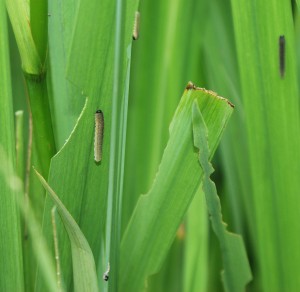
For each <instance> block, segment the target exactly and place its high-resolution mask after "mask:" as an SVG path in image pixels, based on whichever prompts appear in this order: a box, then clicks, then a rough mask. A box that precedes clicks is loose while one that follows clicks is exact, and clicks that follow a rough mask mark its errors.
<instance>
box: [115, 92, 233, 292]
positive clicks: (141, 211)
mask: <svg viewBox="0 0 300 292" xmlns="http://www.w3.org/2000/svg"><path fill="white" fill-rule="evenodd" d="M194 100H197V102H198V103H199V107H200V108H201V110H202V113H203V116H204V119H205V121H206V123H207V125H208V129H209V133H210V136H209V143H210V146H211V149H212V153H214V151H215V149H216V147H217V145H218V143H219V140H220V138H221V134H222V132H223V130H224V127H225V125H226V123H227V121H228V118H229V117H230V115H231V113H232V106H231V105H230V104H229V103H228V101H227V100H225V99H223V98H220V97H218V96H217V95H216V94H215V93H212V92H209V91H206V90H203V89H189V90H188V89H187V90H186V91H185V92H184V95H183V97H182V99H181V102H180V104H179V105H178V108H177V111H176V113H175V116H174V118H173V120H172V123H171V125H170V138H169V141H168V145H167V147H166V149H165V151H164V155H163V158H162V162H161V164H160V167H159V171H158V174H157V175H156V178H155V181H154V183H153V185H152V188H151V190H150V191H149V192H148V193H147V195H143V196H141V198H140V199H139V201H138V203H137V206H136V208H135V210H134V213H133V215H132V218H131V220H130V222H129V224H128V227H127V229H126V231H125V233H124V237H123V239H122V244H121V260H120V261H121V263H120V270H119V272H120V281H121V283H120V286H119V287H120V289H121V290H120V291H140V289H141V288H142V287H143V285H144V281H145V279H146V277H147V276H149V275H151V274H154V273H155V272H158V270H159V268H160V266H161V264H162V261H163V260H164V258H165V256H166V253H167V251H168V249H169V248H170V246H171V243H172V241H173V239H174V236H175V234H176V230H177V228H178V226H179V224H180V222H181V221H182V219H183V216H184V214H185V212H186V210H187V208H188V206H189V204H190V202H191V200H192V198H193V196H194V194H195V192H196V190H197V188H198V187H199V183H200V179H201V175H202V172H201V170H200V168H199V165H198V162H197V154H196V153H195V151H194V146H193V137H192V103H193V101H194ZM137 234H138V236H137Z"/></svg>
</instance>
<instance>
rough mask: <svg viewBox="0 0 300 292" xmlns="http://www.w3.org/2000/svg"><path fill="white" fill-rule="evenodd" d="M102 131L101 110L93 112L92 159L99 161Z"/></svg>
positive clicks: (102, 117) (102, 119)
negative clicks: (93, 139) (93, 138)
mask: <svg viewBox="0 0 300 292" xmlns="http://www.w3.org/2000/svg"><path fill="white" fill-rule="evenodd" d="M103 132H104V116H103V112H102V111H101V110H97V111H96V113H95V142H94V159H95V161H96V162H100V161H101V159H102V143H103Z"/></svg>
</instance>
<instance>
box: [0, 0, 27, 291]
mask: <svg viewBox="0 0 300 292" xmlns="http://www.w3.org/2000/svg"><path fill="white" fill-rule="evenodd" d="M0 44H1V45H0V64H1V67H0V86H1V92H0V104H1V109H2V110H1V115H0V137H1V142H0V144H1V147H2V149H3V152H4V153H5V155H6V157H4V158H5V159H3V157H2V159H1V168H2V169H4V172H5V171H6V169H7V171H8V169H9V167H10V165H9V164H8V162H10V163H12V164H13V165H14V167H15V161H16V148H15V136H14V133H15V129H14V113H13V105H12V92H11V79H10V66H9V53H8V32H7V17H6V10H5V4H4V1H0ZM11 184H13V182H11ZM0 189H1V194H0V198H1V204H0V255H1V261H0V275H1V280H0V291H20V292H22V291H23V289H24V282H23V281H24V278H23V263H22V245H21V232H20V218H19V212H18V208H17V205H16V201H15V195H16V194H17V191H16V190H15V189H12V188H11V187H10V184H7V182H6V178H5V175H4V174H3V173H1V175H0ZM12 275H13V279H12V278H11V276H12Z"/></svg>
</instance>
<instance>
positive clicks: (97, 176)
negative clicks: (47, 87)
mask: <svg viewBox="0 0 300 292" xmlns="http://www.w3.org/2000/svg"><path fill="white" fill-rule="evenodd" d="M68 4H69V5H70V7H71V8H72V7H73V8H74V6H72V5H73V4H72V3H70V2H69V3H68ZM66 5H67V4H66ZM74 5H76V6H77V8H78V10H77V12H76V13H75V15H76V21H75V22H74V33H73V34H72V38H68V37H70V36H69V34H68V33H66V32H65V30H66V29H67V28H66V27H64V26H60V27H62V29H63V31H64V33H66V34H67V39H66V41H65V43H64V45H65V46H66V47H67V46H70V50H69V51H68V50H67V49H66V48H62V47H61V48H60V55H59V58H60V59H58V61H59V60H62V64H64V65H65V66H66V67H67V68H68V69H67V78H68V79H69V80H70V81H71V82H72V83H73V84H75V86H77V96H78V97H80V95H82V96H87V100H86V104H85V107H84V109H83V111H82V113H81V115H80V118H79V119H78V121H77V123H76V125H75V128H74V130H73V131H72V133H71V136H70V137H69V138H68V140H67V142H66V143H65V144H64V146H63V147H62V149H61V150H60V151H59V152H58V154H57V155H55V157H54V158H53V159H52V162H51V166H50V174H49V179H48V181H49V185H51V186H52V188H53V189H54V190H55V191H56V192H57V193H59V194H60V199H61V201H62V202H63V204H64V205H65V206H66V208H67V209H68V211H69V212H70V213H71V214H72V216H73V218H74V219H75V220H76V222H78V225H79V226H80V228H81V230H82V231H83V233H84V235H85V236H86V238H87V240H88V242H89V244H90V246H91V249H92V251H93V254H94V256H95V259H96V262H97V263H100V262H101V263H104V266H98V267H97V269H98V273H100V274H103V273H104V271H105V270H106V268H107V261H110V262H111V260H110V259H109V253H110V252H109V249H108V248H109V246H108V245H107V246H106V247H105V248H104V247H103V243H104V242H105V237H104V236H103V235H104V234H105V223H106V216H107V213H108V218H111V217H112V216H114V217H115V216H116V217H117V216H118V214H117V212H114V211H113V208H112V204H114V206H116V205H119V203H118V201H117V200H115V198H112V196H113V197H115V196H116V195H117V193H120V192H121V191H122V184H123V182H122V179H123V174H122V173H123V160H124V149H125V148H124V147H123V146H124V139H125V129H126V117H127V115H126V114H127V95H128V85H126V84H128V82H129V75H128V74H129V72H130V70H129V69H130V67H129V65H130V52H131V41H132V27H133V20H134V18H133V16H134V11H135V9H136V5H137V2H136V1H135V0H134V1H130V2H128V3H126V5H124V6H123V7H122V13H124V19H126V24H124V23H123V22H122V23H120V24H119V26H120V27H121V29H122V31H121V32H119V35H120V36H121V43H120V48H119V49H118V50H120V51H118V54H120V57H119V59H118V62H120V63H122V66H120V68H115V67H114V66H115V63H114V62H115V56H114V55H115V52H116V48H117V46H116V44H115V41H114V37H115V25H116V23H115V22H116V19H115V17H114V16H115V12H116V10H115V9H116V7H115V4H114V3H113V2H111V1H103V2H101V4H99V2H98V1H95V0H93V1H88V2H86V1H81V2H79V3H78V4H74ZM51 7H53V10H52V11H51V12H50V13H51V15H53V16H54V17H59V16H60V13H61V10H60V6H59V5H58V3H56V5H53V6H51ZM64 8H65V9H63V15H62V16H60V17H59V20H56V21H57V22H61V21H63V20H64V19H68V21H69V22H68V26H69V25H70V18H69V16H67V15H66V14H67V13H69V11H68V9H67V6H64ZM51 17H52V16H51ZM51 17H50V21H51ZM57 22H55V23H56V25H58V23H57ZM53 25H54V24H53ZM50 27H51V25H50ZM58 27H59V26H58ZM58 27H57V26H56V27H54V26H53V27H52V29H53V30H54V31H55V30H56V31H57V30H58ZM87 32H88V33H87ZM52 33H54V32H52ZM124 35H125V37H124ZM61 36H63V34H62V35H61ZM52 38H53V39H52V41H54V40H55V39H56V38H55V37H53V35H52ZM51 47H52V48H53V47H54V44H53V45H51V38H50V48H51ZM54 52H55V50H54ZM65 52H67V56H66V57H64V56H63V53H65ZM50 58H51V62H56V60H55V55H51V51H50ZM59 64H60V63H58V64H57V66H59ZM116 71H120V72H119V73H118V74H115V72H116ZM81 72H84V74H82V73H81ZM52 74H55V72H54V71H53V72H52ZM59 74H60V76H61V77H62V76H63V72H60V73H59ZM118 76H119V78H117V77H118ZM55 80H56V81H57V78H55V77H53V78H52V81H51V82H52V84H53V99H54V100H55V102H54V104H55V108H57V107H59V104H60V103H59V102H58V100H59V99H60V94H59V88H63V91H62V92H63V96H64V98H68V96H69V95H70V94H71V92H73V90H75V89H74V88H73V89H71V90H69V89H68V84H66V83H64V81H62V82H61V83H57V82H56V81H55ZM116 82H118V84H117V83H116ZM116 87H117V88H118V91H117V93H118V94H117V95H116V94H115V93H114V91H115V90H116ZM68 90H69V91H68ZM113 95H115V96H117V103H116V104H117V108H115V105H114V104H115V102H114V103H113V102H112V98H113ZM69 102H70V103H71V101H67V102H66V103H64V104H63V107H68V105H69V104H70V103H69ZM97 109H101V110H102V112H103V113H104V124H105V126H104V141H103V159H102V161H101V163H100V164H96V163H95V161H94V153H93V151H94V149H93V146H94V114H95V111H96V110H97ZM60 112H61V110H59V111H58V114H59V113H60ZM71 112H72V111H71ZM74 112H76V109H75V111H73V113H74ZM112 113H114V117H112ZM54 115H55V114H54ZM60 121H63V119H61V120H60ZM57 122H59V119H57V120H56V129H57V127H59V124H58V123H57ZM112 123H114V124H113V129H114V135H115V137H117V139H118V140H117V141H115V143H114V144H112V143H111V131H112V128H111V125H112ZM69 126H70V124H69ZM69 126H68V127H69ZM64 135H65V137H66V136H68V134H66V133H63V132H60V133H58V134H56V137H57V139H58V140H59V141H62V138H63V137H64ZM116 145H117V147H115V146H116ZM110 151H112V154H111V155H110ZM112 158H113V159H114V160H112ZM109 167H110V169H111V170H113V175H112V177H113V179H109ZM109 181H110V186H113V192H112V194H111V196H110V198H111V199H112V202H113V203H110V204H109V207H107V192H108V183H109ZM110 202H111V201H110ZM51 208H52V203H51V201H50V200H49V199H47V200H46V207H45V212H44V222H43V230H44V233H45V235H46V236H47V238H48V239H49V241H50V242H51V239H50V236H51V234H52V227H51V220H50V210H51ZM91 222H93V223H92V224H91ZM110 223H111V222H109V224H108V227H109V228H113V232H115V231H116V230H117V229H115V227H117V226H118V225H115V224H110ZM117 232H119V231H118V230H117ZM108 234H109V236H111V234H112V233H111V232H108ZM58 236H59V242H60V249H61V266H62V274H63V275H62V277H63V279H64V282H65V283H66V287H67V289H72V283H71V279H72V271H71V269H70V266H71V265H70V262H71V258H70V251H69V249H70V246H69V243H68V239H67V238H66V236H65V235H64V233H63V232H62V226H59V224H58ZM103 250H105V251H104V252H105V258H106V260H105V261H103V260H102V261H99V260H98V259H99V256H100V251H103ZM112 250H113V251H114V252H117V251H118V248H112ZM115 269H116V265H114V264H112V263H111V272H110V273H111V275H112V276H111V277H112V279H115V281H113V280H112V281H110V282H109V286H113V285H114V284H116V283H117V281H116V279H117V276H115V277H113V274H114V271H115ZM99 278H101V277H99ZM37 282H38V283H37V287H38V288H37V289H38V291H44V287H43V283H42V279H41V278H40V277H39V276H38V278H37ZM101 285H103V284H102V280H101Z"/></svg>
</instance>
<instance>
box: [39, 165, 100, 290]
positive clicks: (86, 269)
mask: <svg viewBox="0 0 300 292" xmlns="http://www.w3.org/2000/svg"><path fill="white" fill-rule="evenodd" d="M35 172H36V174H37V176H38V178H39V180H40V182H41V183H42V185H43V186H44V188H45V190H46V191H47V192H48V194H49V195H50V197H51V199H52V200H53V202H54V203H55V205H56V207H57V210H58V212H59V214H60V217H61V220H62V222H63V224H64V226H65V228H66V231H67V233H68V236H69V239H70V242H71V249H72V261H73V272H74V290H75V292H80V291H87V292H94V291H95V292H96V291H98V284H97V275H96V266H95V261H94V257H93V253H92V251H91V248H90V246H89V244H88V242H87V240H86V238H85V237H84V235H83V233H82V232H81V230H80V228H79V226H78V225H77V223H76V221H75V220H74V219H73V217H72V215H71V214H70V213H69V211H68V210H67V209H66V208H65V206H64V205H63V203H62V202H61V201H60V199H59V198H58V196H57V195H56V194H55V192H54V191H53V190H52V189H51V187H50V186H49V185H48V184H47V182H46V181H45V179H44V178H43V177H42V176H41V175H40V174H39V173H38V172H37V171H36V170H35Z"/></svg>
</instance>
